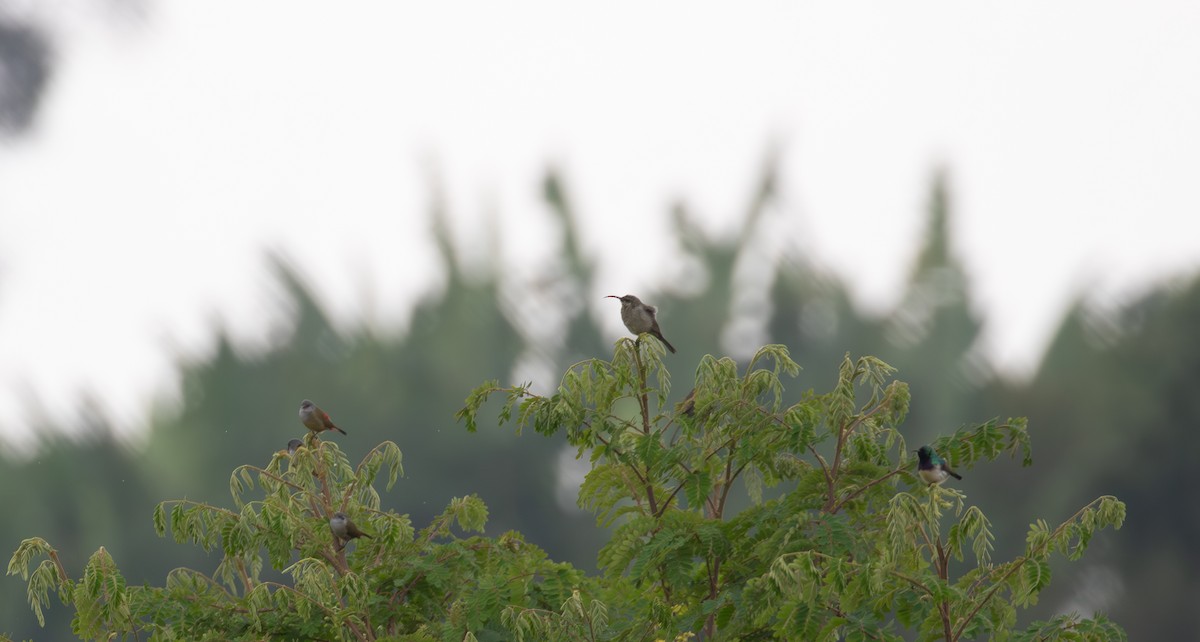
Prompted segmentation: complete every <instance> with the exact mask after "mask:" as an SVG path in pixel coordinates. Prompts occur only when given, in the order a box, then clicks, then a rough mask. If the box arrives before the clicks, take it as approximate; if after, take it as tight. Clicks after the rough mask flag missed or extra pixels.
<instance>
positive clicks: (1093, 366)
mask: <svg viewBox="0 0 1200 642" xmlns="http://www.w3.org/2000/svg"><path fill="white" fill-rule="evenodd" d="M1196 33H1200V8H1198V7H1197V5H1194V4H1190V3H1184V2H1161V1H1159V2H1147V3H1140V4H1138V5H1137V6H1132V5H1125V4H1120V3H1109V2H1065V3H1056V4H1055V5H1054V6H1052V7H1048V6H1045V5H1041V4H1034V3H1025V4H1019V5H1016V6H1005V7H994V6H983V5H970V6H964V5H961V4H960V3H953V2H916V3H904V4H903V5H894V4H892V3H883V2H877V3H871V2H867V3H853V4H849V3H839V5H838V6H826V7H817V6H807V5H800V4H798V3H770V2H754V3H741V4H739V5H737V6H734V5H728V6H725V7H715V6H703V7H698V6H693V3H684V2H664V3H654V4H653V5H651V6H647V5H645V4H644V3H633V2H614V3H604V4H603V5H597V6H592V7H567V6H565V5H562V4H561V3H553V2H534V1H525V2H514V3H504V4H494V3H491V4H485V3H471V2H448V3H436V6H428V7H414V6H403V5H400V4H391V3H371V2H341V3H313V2H260V3H244V2H233V1H231V0H222V1H208V2H203V3H198V2H191V3H188V2H182V1H180V2H152V1H150V0H93V1H90V2H85V1H82V0H80V1H77V2H71V1H63V2H53V3H42V2H17V1H6V2H0V135H2V137H3V144H2V145H0V498H2V502H3V503H2V504H0V506H2V507H3V510H4V511H5V515H6V517H7V519H5V520H3V521H0V549H2V550H9V551H11V550H14V549H15V548H16V546H17V545H18V543H19V542H20V541H21V539H23V538H25V537H29V536H33V535H38V536H42V537H45V538H47V539H48V540H50V541H51V543H52V544H54V545H55V546H56V547H58V549H59V550H60V552H61V554H62V558H63V561H64V563H65V564H66V565H67V567H68V569H71V570H72V571H78V570H79V569H81V568H82V566H83V564H84V563H85V561H86V559H87V557H88V556H89V555H90V554H91V553H92V552H93V551H95V549H96V548H97V547H99V546H105V547H106V548H107V549H108V550H109V551H110V552H111V553H112V554H113V556H114V558H115V559H116V560H117V562H118V564H120V566H121V568H122V569H123V570H124V571H125V573H126V574H127V579H128V580H129V581H130V582H134V583H141V582H150V583H161V581H162V579H163V577H164V576H165V574H166V573H167V571H169V570H170V569H171V568H174V567H177V566H190V567H194V568H198V569H200V570H204V571H209V570H211V569H212V568H213V567H214V566H215V565H216V563H217V558H216V557H215V556H206V555H205V554H204V553H203V552H201V551H197V550H194V549H191V548H189V547H181V546H177V545H175V544H173V543H172V542H170V541H169V540H160V539H158V538H157V537H156V536H155V535H154V532H153V528H152V524H151V521H150V515H151V511H152V509H153V507H154V505H155V504H156V503H157V502H159V501H161V500H165V499H171V498H181V497H188V498H190V499H195V500H202V501H210V502H216V503H228V502H229V496H228V480H229V474H230V472H231V471H232V470H233V468H234V467H235V466H237V465H240V464H244V463H259V464H265V463H266V462H267V461H268V460H269V458H270V456H271V453H272V452H273V451H275V450H277V449H279V448H282V447H283V445H284V444H285V443H286V442H287V440H288V439H290V438H291V437H294V436H299V435H300V434H301V432H302V431H303V428H302V427H301V426H300V425H299V423H298V421H297V419H296V414H295V413H296V408H297V406H298V404H299V401H300V399H302V398H304V397H309V398H312V399H314V400H316V401H317V402H318V403H319V404H320V405H321V406H322V407H324V408H325V409H326V410H328V411H329V412H330V413H331V414H332V415H333V416H334V417H335V419H336V420H337V421H338V423H339V424H340V425H342V426H343V427H345V428H346V429H347V430H348V431H349V433H350V434H349V435H348V436H347V437H338V441H339V444H340V445H341V446H342V447H343V448H344V449H345V450H346V451H348V453H349V455H350V457H351V459H355V458H357V457H360V456H361V455H362V454H364V453H365V452H366V451H367V450H369V449H370V448H371V447H373V446H374V445H375V444H377V443H378V442H379V441H381V440H384V439H391V440H394V441H396V442H397V443H398V444H399V445H400V447H401V449H402V450H403V451H404V453H405V469H406V473H407V477H406V478H405V479H404V480H402V481H401V483H400V484H399V485H398V486H397V488H396V489H395V490H394V491H393V492H391V493H389V494H387V495H386V496H385V498H384V502H385V504H386V505H387V506H388V507H391V508H395V509H396V510H399V511H401V512H406V513H409V514H411V515H412V517H413V519H414V521H415V522H416V523H417V524H418V525H419V524H421V523H424V522H426V521H427V520H428V519H429V518H430V517H431V516H432V515H434V514H436V513H438V512H440V509H441V508H442V507H444V505H445V504H446V502H447V501H448V500H449V499H450V498H451V497H454V496H461V495H464V494H467V493H471V492H474V493H478V494H480V495H481V496H482V497H483V499H484V500H485V501H486V502H487V504H488V505H489V507H490V510H491V516H492V518H491V524H490V531H491V532H492V533H493V534H498V533H500V532H503V531H504V530H507V529H518V530H520V531H522V532H523V533H525V534H526V536H527V538H528V539H529V540H530V541H532V542H536V543H538V544H540V545H541V546H543V547H544V548H546V549H547V550H548V551H549V552H550V553H551V555H552V556H553V557H555V558H557V559H562V560H567V561H571V562H573V563H575V564H577V565H580V566H581V567H584V568H594V564H595V553H596V551H597V549H598V548H599V546H600V544H601V543H602V542H603V541H604V539H605V533H604V532H603V531H602V530H600V529H598V528H597V527H595V525H594V523H593V519H592V517H591V516H590V515H587V514H585V513H583V512H581V511H580V510H579V509H578V508H576V507H575V504H574V497H575V490H576V487H577V484H578V479H579V475H580V474H581V470H582V469H581V464H580V463H579V462H577V461H576V460H575V459H574V452H573V451H572V450H569V449H564V447H563V444H562V443H560V442H556V441H555V440H551V439H545V438H541V437H537V436H532V435H527V436H523V437H520V438H516V437H514V436H512V434H511V433H510V431H508V430H507V429H491V430H488V429H484V430H481V431H480V432H479V433H477V434H471V435H468V434H467V433H466V432H465V430H464V429H463V428H462V427H461V426H460V425H458V424H456V423H455V421H454V419H453V414H454V412H455V411H456V410H457V409H458V408H459V407H460V405H461V402H462V400H463V399H464V398H465V396H466V394H467V392H468V391H469V390H470V389H471V388H472V387H474V386H475V385H477V384H478V383H480V382H482V381H483V380H485V379H489V378H498V379H500V380H502V381H506V382H521V381H532V382H533V383H534V385H535V387H538V388H539V389H540V390H543V391H549V390H552V389H553V387H554V386H555V385H556V384H557V380H558V376H559V374H560V373H561V371H562V370H563V369H564V368H565V367H566V366H567V365H569V364H571V363H574V362H576V361H578V360H580V359H585V358H589V357H593V356H599V357H605V356H606V355H608V354H609V351H610V349H611V344H612V342H613V341H614V340H615V339H616V338H617V337H619V336H621V335H622V334H623V329H622V327H621V325H620V321H619V315H618V306H617V304H616V303H615V302H614V301H611V300H605V299H603V298H602V297H603V296H604V295H607V294H617V295H620V294H625V293H627V292H632V293H636V294H639V295H641V296H642V297H643V298H644V299H645V300H647V301H648V302H650V303H653V304H655V305H658V306H659V308H660V322H661V324H662V327H663V330H664V333H665V334H666V336H667V337H668V338H670V340H671V341H672V343H674V344H675V345H676V346H677V347H678V348H679V349H680V351H679V354H678V355H671V356H669V358H668V360H667V364H668V366H669V367H670V368H671V369H672V374H673V376H674V381H675V386H674V390H675V392H674V394H675V395H676V396H680V397H681V396H682V395H683V394H684V393H686V391H687V390H688V388H689V387H690V386H689V383H690V378H691V376H692V369H693V368H694V367H695V364H696V363H697V362H698V360H699V358H700V357H701V356H702V355H704V354H706V353H712V354H728V355H732V356H735V357H745V356H747V355H748V354H750V353H751V352H752V351H753V350H754V349H755V348H756V347H758V346H759V345H761V344H763V343H767V342H778V343H783V344H786V345H787V346H788V347H789V348H790V349H791V351H792V354H793V357H794V358H796V359H797V361H799V362H800V363H801V365H802V366H803V367H804V371H803V372H802V374H801V375H800V376H799V377H798V378H797V380H796V381H795V382H793V384H792V385H791V387H790V393H791V394H793V395H795V396H796V397H798V396H799V395H800V394H801V392H802V391H803V390H806V389H810V388H811V389H815V390H817V391H823V390H826V389H828V387H829V386H830V385H831V384H832V382H833V381H834V373H835V368H836V366H837V364H838V362H839V361H840V359H841V357H842V355H843V354H845V353H846V352H850V353H853V354H854V355H862V354H874V355H877V356H879V357H881V358H883V359H884V360H885V361H887V362H889V363H891V364H892V365H894V366H897V367H898V368H899V369H900V372H899V377H900V378H901V379H904V380H906V381H908V382H909V383H910V385H911V386H912V390H913V399H914V403H913V407H912V414H911V416H910V418H909V420H908V422H907V435H906V436H907V438H908V441H909V443H913V444H916V443H921V442H924V441H928V440H931V439H932V438H934V437H935V436H937V435H940V434H944V433H947V432H950V431H952V430H954V429H955V428H957V427H959V426H961V425H963V424H967V423H972V422H979V421H983V420H986V419H988V418H991V417H995V416H1001V417H1007V416H1028V417H1029V418H1030V431H1031V435H1032V438H1033V444H1034V460H1035V461H1034V466H1033V467H1032V468H1029V469H1023V468H1021V467H1020V466H1019V463H1018V462H1015V461H1006V460H1001V461H999V462H996V463H994V464H989V465H988V466H985V467H981V468H977V469H973V470H967V471H962V472H964V473H965V477H966V479H965V480H964V482H963V483H962V484H961V487H962V489H963V490H964V491H965V492H966V493H967V494H968V496H969V498H970V500H971V501H972V502H974V503H977V504H978V505H979V506H980V507H981V508H983V510H984V511H985V512H986V513H987V514H988V515H989V516H990V517H991V518H992V519H993V523H994V525H995V527H996V532H997V542H996V545H997V549H998V550H997V553H998V554H999V555H1001V556H1003V555H1013V554H1016V553H1018V552H1019V551H1020V550H1021V548H1022V546H1023V542H1024V532H1025V530H1026V528H1027V526H1028V524H1029V522H1030V521H1031V520H1032V519H1034V518H1037V517H1044V518H1046V519H1047V520H1048V521H1051V522H1057V521H1061V520H1063V519H1065V518H1067V517H1068V516H1069V514H1070V511H1073V510H1074V509H1076V508H1077V507H1079V506H1081V505H1083V504H1084V503H1086V502H1087V501H1090V500H1091V499H1093V498H1095V497H1096V496H1098V495H1101V494H1115V495H1117V496H1118V497H1119V498H1121V499H1122V500H1124V501H1125V502H1127V504H1128V508H1129V520H1128V522H1127V523H1126V526H1125V528H1123V529H1122V530H1121V531H1118V532H1115V533H1108V532H1106V533H1104V534H1102V535H1101V536H1099V537H1098V539H1097V541H1096V542H1095V543H1094V545H1093V548H1092V551H1091V552H1090V553H1089V555H1088V557H1087V558H1085V561H1084V562H1082V563H1079V564H1074V565H1061V566H1059V567H1056V569H1055V570H1056V577H1055V582H1054V584H1053V585H1052V587H1051V589H1052V590H1050V591H1048V592H1047V593H1045V594H1044V597H1043V600H1042V602H1041V603H1040V604H1039V605H1038V606H1037V608H1036V609H1035V612H1034V613H1033V615H1034V616H1036V617H1045V616H1049V615H1051V614H1054V613H1059V612H1064V611H1072V610H1074V611H1079V612H1082V613H1085V614H1086V613H1091V612H1093V611H1097V610H1099V611H1104V612H1106V613H1108V614H1109V615H1110V616H1111V617H1112V618H1113V619H1115V620H1116V621H1117V622H1119V623H1121V624H1122V625H1123V626H1125V627H1126V629H1127V630H1128V631H1129V633H1130V635H1131V638H1133V639H1188V638H1189V637H1191V636H1192V635H1194V632H1195V631H1196V630H1200V621H1198V616H1197V614H1196V610H1195V608H1194V607H1195V605H1196V604H1197V603H1198V602H1200V579H1197V574H1196V573H1195V569H1197V568H1200V554H1198V553H1197V551H1196V547H1195V546H1194V542H1195V541H1197V539H1200V492H1197V488H1198V485H1197V484H1196V483H1195V481H1194V475H1192V474H1190V472H1189V471H1190V470H1191V469H1192V468H1193V461H1194V459H1195V458H1196V456H1197V454H1198V453H1200V437H1197V434H1198V433H1197V429H1198V428H1200V395H1198V394H1196V391H1197V390H1200V339H1198V338H1197V335H1196V332H1195V328H1196V327H1197V326H1198V323H1200V281H1198V280H1197V279H1196V268H1197V266H1198V265H1200V225H1198V224H1197V223H1196V221H1200V191H1198V190H1197V189H1196V180H1197V176H1200V118H1197V117H1196V114H1200V75H1197V73H1196V72H1197V70H1198V69H1200V40H1198V39H1196V38H1195V34H1196ZM0 596H2V598H3V599H0V632H3V633H7V634H10V635H12V636H13V637H14V638H35V639H67V638H68V637H69V631H70V627H69V621H68V620H69V618H68V612H67V611H66V610H65V609H63V608H61V607H58V608H55V607H54V606H53V605H52V607H51V609H50V611H49V622H48V625H47V628H46V629H44V630H42V629H38V628H37V625H36V621H35V620H34V619H33V617H32V614H31V613H30V612H29V610H28V608H27V606H26V601H25V598H24V585H23V583H22V582H21V581H20V580H19V579H18V578H7V579H5V580H4V581H2V582H0Z"/></svg>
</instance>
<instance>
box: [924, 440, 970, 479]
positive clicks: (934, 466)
mask: <svg viewBox="0 0 1200 642" xmlns="http://www.w3.org/2000/svg"><path fill="white" fill-rule="evenodd" d="M916 452H917V457H918V458H920V460H921V463H920V464H918V465H917V472H918V473H919V474H920V475H921V479H923V480H925V483H927V484H940V483H942V482H944V481H946V478H947V477H953V478H955V479H962V475H959V474H958V473H956V472H954V471H953V470H951V469H950V464H948V463H946V460H945V459H942V458H941V457H939V456H938V454H937V453H936V452H934V451H933V448H930V447H929V446H921V447H920V448H918V449H917V451H916Z"/></svg>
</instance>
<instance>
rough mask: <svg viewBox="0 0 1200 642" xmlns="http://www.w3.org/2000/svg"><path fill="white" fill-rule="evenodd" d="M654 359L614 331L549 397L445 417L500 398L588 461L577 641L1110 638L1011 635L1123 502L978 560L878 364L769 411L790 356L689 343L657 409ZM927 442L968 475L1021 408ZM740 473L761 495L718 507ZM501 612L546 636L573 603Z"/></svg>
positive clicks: (861, 366)
mask: <svg viewBox="0 0 1200 642" xmlns="http://www.w3.org/2000/svg"><path fill="white" fill-rule="evenodd" d="M662 355H663V352H662V348H661V347H660V346H659V344H658V343H657V342H654V341H653V340H643V339H639V340H638V341H632V340H628V339H622V340H620V341H619V342H618V344H617V349H616V353H615V355H614V358H613V360H612V361H601V360H596V359H592V360H588V361H584V362H581V363H579V364H576V365H575V366H574V367H572V368H571V369H570V370H568V372H567V373H566V375H565V376H564V377H563V380H562V383H561V385H560V387H559V390H558V392H557V393H556V394H554V395H553V396H549V397H543V396H538V395H535V394H532V393H531V392H530V391H529V389H528V387H525V386H517V387H509V388H502V387H500V386H498V385H497V384H496V382H489V383H487V384H484V386H482V387H480V388H478V389H477V390H476V391H475V392H474V393H473V394H472V395H471V397H470V398H469V399H468V401H467V405H466V407H465V408H464V409H463V411H461V413H460V416H461V417H463V418H464V419H465V420H466V422H467V426H468V428H469V429H474V427H475V424H474V421H475V418H476V415H477V413H478V411H479V409H480V408H481V407H482V404H483V403H484V402H485V401H486V399H487V398H488V397H489V396H490V395H492V394H495V393H504V394H505V395H506V401H505V403H504V406H503V408H502V410H501V412H500V417H501V420H502V421H503V420H511V419H512V417H513V416H514V414H515V416H516V422H517V425H518V427H524V426H532V427H533V428H534V429H535V430H536V431H537V432H539V433H541V434H545V435H552V434H556V433H559V432H565V433H566V435H567V438H568V440H569V441H570V443H572V444H573V445H575V446H576V447H578V448H579V453H580V455H583V454H585V453H587V454H588V456H589V457H590V459H591V462H592V468H591V472H590V473H589V475H588V477H587V479H586V481H585V482H584V484H583V486H582V488H581V490H580V497H579V501H580V504H581V505H582V506H585V507H588V508H590V509H591V510H593V511H594V512H595V513H596V514H597V516H598V519H599V521H600V523H601V524H610V523H614V522H617V521H619V522H620V525H619V526H618V527H617V528H616V530H615V532H614V533H613V536H612V539H611V541H610V542H609V543H608V544H607V545H606V546H605V547H604V548H603V549H602V550H601V552H600V564H601V567H602V568H603V570H604V577H603V582H602V588H603V593H602V594H601V595H600V596H597V597H598V598H599V599H601V600H602V601H603V602H604V603H605V604H606V605H607V607H606V608H605V609H602V611H603V612H605V613H606V614H608V621H610V622H612V624H611V625H610V627H609V628H608V629H607V630H606V631H603V632H599V633H596V634H594V635H590V636H588V637H587V638H585V639H610V638H611V639H630V640H640V639H666V638H669V637H672V636H673V637H674V639H676V640H680V639H686V638H687V637H688V636H689V635H690V634H692V633H693V632H697V631H699V632H701V633H702V634H703V635H704V636H705V637H707V638H710V639H712V638H718V639H736V640H755V639H803V640H816V639H895V640H899V639H903V638H902V637H901V636H900V631H901V630H902V629H907V630H911V629H915V630H916V631H917V632H918V634H919V637H920V638H921V639H944V640H947V641H955V640H963V639H975V638H977V637H980V636H983V635H992V636H994V637H997V638H1001V639H1005V638H1010V637H1011V638H1014V639H1039V640H1050V639H1080V638H1083V639H1123V637H1124V634H1123V632H1121V630H1120V629H1119V628H1118V627H1116V626H1115V625H1113V624H1112V623H1110V622H1108V621H1107V620H1106V619H1105V618H1103V617H1097V618H1095V619H1083V618H1079V617H1076V616H1062V617H1058V618H1055V619H1053V620H1050V621H1048V622H1038V623H1034V624H1032V625H1030V626H1029V628H1028V629H1026V630H1025V631H1024V632H1022V633H1015V632H1014V631H1013V627H1014V626H1015V625H1016V615H1017V608H1019V607H1024V606H1027V605H1029V604H1032V603H1035V602H1036V600H1037V596H1038V593H1039V592H1040V591H1041V590H1042V589H1043V588H1044V587H1045V586H1046V584H1047V583H1048V582H1049V579H1050V574H1049V567H1048V565H1047V560H1048V559H1049V558H1050V556H1051V555H1052V554H1053V553H1054V552H1056V551H1058V552H1062V553H1065V554H1066V555H1067V556H1068V557H1069V558H1070V559H1077V558H1078V557H1079V556H1080V555H1082V554H1083V552H1084V550H1085V549H1086V548H1087V543H1088V541H1089V540H1090V538H1091V536H1092V534H1093V533H1094V532H1095V530H1096V529H1097V528H1101V527H1104V526H1113V527H1120V525H1121V524H1122V522H1123V521H1124V515H1125V508H1124V505H1123V504H1122V503H1121V502H1119V501H1117V500H1116V499H1115V498H1113V497H1108V496H1104V497H1100V498H1098V499H1096V500H1095V501H1093V502H1091V503H1089V504H1088V505H1087V506H1085V507H1083V508H1082V509H1080V510H1079V511H1078V512H1076V513H1075V514H1074V515H1073V516H1071V517H1070V518H1069V519H1068V520H1067V521H1065V522H1063V523H1062V524H1060V525H1059V526H1057V527H1054V528H1051V527H1050V526H1049V524H1047V522H1045V521H1043V520H1038V521H1037V522H1036V523H1034V524H1033V525H1032V526H1031V527H1030V530H1029V534H1028V536H1027V540H1026V548H1025V552H1024V554H1023V555H1020V556H1018V557H1016V558H1015V559H1013V560H1011V561H1008V562H1003V563H994V562H993V561H992V560H991V551H992V535H991V525H990V523H989V521H988V519H987V518H986V516H985V515H984V514H983V512H982V511H981V510H979V508H978V507H975V506H968V505H967V504H966V496H965V495H964V494H963V493H961V492H960V491H958V490H955V489H953V488H943V487H941V486H933V487H926V486H924V485H923V484H921V483H919V482H917V478H916V476H915V475H914V474H913V472H912V459H911V457H910V456H909V449H908V447H907V445H906V443H905V440H904V437H903V435H902V434H901V433H900V431H899V430H898V427H899V425H900V423H901V422H902V420H903V419H904V416H905V414H906V412H907V409H908V402H909V396H908V388H907V386H906V385H905V384H903V383H902V382H899V381H894V380H890V375H891V374H892V369H891V368H890V367H889V366H888V365H887V364H884V363H883V362H881V361H879V360H877V359H874V358H870V357H864V358H860V359H858V360H852V359H850V358H849V357H846V358H845V359H844V360H843V362H842V365H841V368H840V372H839V376H838V381H837V384H836V386H835V387H834V389H833V391H832V392H830V393H827V394H823V395H814V394H808V395H805V396H804V398H803V399H802V400H801V401H800V402H798V403H796V404H794V405H791V406H784V404H783V402H782V399H783V385H782V381H781V375H783V374H789V375H795V374H796V373H797V372H798V370H799V366H798V365H797V364H796V363H795V362H793V361H792V360H791V359H790V357H789V356H788V353H787V351H786V349H784V348H783V347H782V346H777V345H775V346H767V347H765V348H763V349H761V350H760V351H759V352H758V353H757V354H756V355H755V357H754V358H753V359H752V360H751V361H750V364H749V366H747V367H746V369H745V370H744V371H743V372H742V373H741V374H739V372H738V367H737V364H736V363H735V362H734V361H733V360H731V359H728V358H723V359H716V358H713V357H712V356H706V357H704V358H703V359H702V360H701V362H700V365H699V367H698V368H697V371H696V381H695V388H694V390H693V391H692V394H691V395H689V398H688V401H685V402H684V403H682V404H680V405H679V406H678V407H674V408H672V407H668V406H667V404H666V397H667V393H668V391H669V387H670V381H669V377H668V375H667V373H666V371H665V370H664V369H663V367H662V362H661V357H662ZM651 381H653V382H654V385H651V383H650V382H651ZM863 393H865V395H864V394H863ZM864 396H865V399H864V398H863V397H864ZM934 446H935V448H936V449H937V450H938V451H939V452H943V453H946V454H947V456H948V457H949V458H950V459H951V460H952V461H954V462H956V465H959V466H963V467H966V468H970V467H972V466H974V465H975V463H977V462H981V461H986V460H992V459H995V458H996V457H997V456H999V455H1000V454H1002V453H1004V452H1009V453H1012V454H1014V455H1015V454H1016V453H1018V452H1019V453H1021V455H1022V458H1023V461H1024V463H1025V464H1026V465H1028V464H1030V463H1031V458H1030V445H1029V438H1028V433H1027V431H1026V426H1025V421H1024V420H1009V421H1007V422H999V421H995V420H993V421H989V422H985V423H983V424H979V425H976V426H973V427H968V428H964V429H961V430H959V431H957V432H956V433H954V434H953V435H951V436H948V437H944V438H942V439H939V440H938V441H936V442H935V444H934ZM901 481H907V482H909V483H910V487H909V489H907V490H903V489H900V488H899V486H900V482H901ZM739 482H740V483H742V484H743V485H744V486H745V488H746V489H747V490H748V491H749V493H750V494H751V495H752V496H753V497H754V498H755V499H756V500H758V501H756V503H755V505H754V506H753V507H751V508H749V509H747V510H744V511H742V512H740V513H737V514H729V513H727V511H726V509H727V506H728V504H727V500H728V498H729V495H730V492H731V490H732V489H733V488H734V487H735V486H736V485H737V484H739ZM782 484H787V485H788V486H789V488H788V490H787V492H786V493H784V494H782V495H781V496H780V497H778V498H775V499H772V500H769V501H761V497H762V489H763V486H776V485H782ZM946 522H948V523H946ZM967 554H969V555H970V557H971V558H972V559H973V562H974V563H973V564H968V563H965V561H964V558H965V557H966V556H967ZM509 612H510V620H511V621H512V622H513V623H514V626H515V628H516V629H517V632H518V634H520V635H519V637H530V638H531V639H543V638H547V637H551V638H554V635H555V632H557V631H559V630H561V628H562V627H563V626H564V625H565V624H566V623H574V624H575V625H577V626H578V625H580V624H581V622H579V619H580V617H581V615H580V613H581V612H582V611H581V610H580V609H579V608H576V607H573V608H571V609H564V610H563V611H562V612H558V613H554V612H549V613H547V612H538V611H533V610H523V609H519V608H516V607H514V608H511V609H510V611H509ZM614 612H615V613H616V615H615V616H614V615H613V614H614ZM554 639H559V638H554ZM564 639H565V638H564Z"/></svg>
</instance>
